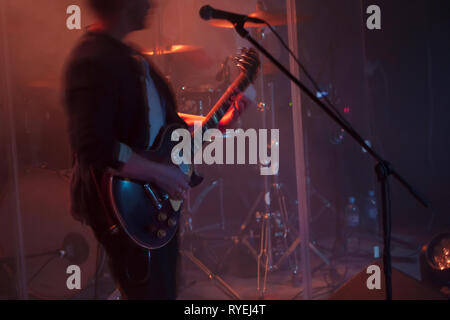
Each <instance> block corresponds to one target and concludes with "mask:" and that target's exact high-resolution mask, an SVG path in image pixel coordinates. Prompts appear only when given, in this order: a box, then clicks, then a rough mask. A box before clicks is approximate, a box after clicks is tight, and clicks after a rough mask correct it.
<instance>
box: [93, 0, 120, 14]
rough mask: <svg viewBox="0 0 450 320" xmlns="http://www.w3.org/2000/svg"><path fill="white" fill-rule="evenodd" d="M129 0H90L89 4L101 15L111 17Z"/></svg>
mask: <svg viewBox="0 0 450 320" xmlns="http://www.w3.org/2000/svg"><path fill="white" fill-rule="evenodd" d="M125 1H127V0H88V2H89V5H90V6H91V7H92V9H94V11H95V13H97V14H98V15H99V16H101V17H109V16H111V15H113V14H114V13H116V12H117V11H118V10H120V9H122V7H123V5H124V3H125Z"/></svg>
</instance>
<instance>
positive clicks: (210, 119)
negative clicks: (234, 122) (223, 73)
mask: <svg viewBox="0 0 450 320" xmlns="http://www.w3.org/2000/svg"><path fill="white" fill-rule="evenodd" d="M250 84H251V80H250V79H249V77H248V75H247V74H246V73H245V72H241V74H240V75H239V76H238V77H237V78H236V80H234V82H233V83H232V84H231V85H230V86H229V87H228V89H227V91H225V93H224V94H223V95H222V97H221V98H220V99H219V101H218V102H217V103H216V104H215V105H214V107H213V108H212V109H211V111H210V112H209V113H208V115H207V116H206V119H205V121H204V122H203V125H202V127H201V129H198V130H202V136H203V134H204V133H205V132H206V130H208V129H213V128H217V126H218V125H219V122H220V120H221V119H222V117H223V116H224V115H225V114H226V113H227V111H228V109H230V107H231V105H232V104H233V103H234V101H236V99H237V97H238V95H239V94H240V93H241V92H244V91H245V90H246V89H247V88H248V86H249V85H250ZM195 134H196V133H195V132H193V133H192V136H193V137H194V136H195ZM202 146H203V141H197V140H196V139H192V148H191V152H192V154H196V153H197V151H199V150H201V148H202Z"/></svg>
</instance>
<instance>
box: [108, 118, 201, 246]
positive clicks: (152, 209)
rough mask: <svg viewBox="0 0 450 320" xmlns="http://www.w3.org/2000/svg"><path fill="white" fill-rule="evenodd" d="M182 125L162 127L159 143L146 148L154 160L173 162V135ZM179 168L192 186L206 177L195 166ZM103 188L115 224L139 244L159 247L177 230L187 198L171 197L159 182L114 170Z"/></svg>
mask: <svg viewBox="0 0 450 320" xmlns="http://www.w3.org/2000/svg"><path fill="white" fill-rule="evenodd" d="M179 128H181V127H180V126H179V125H170V126H168V127H166V128H164V129H163V130H162V133H161V135H160V138H159V139H158V140H157V141H156V147H155V148H154V149H153V150H151V151H147V152H146V154H147V156H148V157H149V158H151V159H152V161H157V162H161V163H167V164H169V163H171V152H172V149H173V147H174V146H175V144H176V143H178V142H173V141H171V136H172V132H173V131H174V130H176V129H179ZM179 168H180V170H181V171H182V172H183V173H185V174H186V175H187V176H189V177H190V179H191V183H190V185H191V186H192V187H194V186H196V185H198V184H200V183H201V180H202V178H201V177H199V176H197V175H196V174H195V173H194V171H193V166H191V165H186V164H181V165H180V166H179ZM103 190H104V192H106V199H107V201H108V203H107V205H108V208H109V209H110V210H109V211H110V212H111V213H112V214H111V217H112V219H113V222H114V224H116V225H118V226H119V227H121V229H122V230H124V231H125V232H126V233H127V235H128V236H129V237H130V238H131V239H132V240H133V241H134V242H135V243H136V244H138V245H140V246H141V247H143V248H146V249H158V248H161V247H163V246H164V245H166V244H167V243H168V242H169V241H170V240H171V239H172V238H173V237H174V235H175V234H176V231H177V228H178V223H179V219H180V211H181V208H182V204H183V201H181V200H172V199H170V198H169V195H168V194H167V193H166V192H165V191H164V190H162V189H160V188H159V187H158V186H155V185H152V184H149V183H144V182H139V181H134V180H130V179H125V178H123V177H120V176H117V175H114V174H113V173H110V172H108V173H105V174H104V176H103Z"/></svg>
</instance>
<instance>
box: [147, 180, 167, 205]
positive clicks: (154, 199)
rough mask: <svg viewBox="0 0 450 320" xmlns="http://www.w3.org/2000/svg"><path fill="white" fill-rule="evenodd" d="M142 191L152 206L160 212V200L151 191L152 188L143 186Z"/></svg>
mask: <svg viewBox="0 0 450 320" xmlns="http://www.w3.org/2000/svg"><path fill="white" fill-rule="evenodd" d="M144 190H145V193H146V194H147V196H148V197H149V198H150V200H151V201H152V202H153V205H154V206H155V207H156V209H158V210H161V209H162V207H163V204H162V200H161V198H159V197H158V196H157V195H156V193H155V192H154V191H153V189H152V187H151V186H150V185H149V184H145V185H144Z"/></svg>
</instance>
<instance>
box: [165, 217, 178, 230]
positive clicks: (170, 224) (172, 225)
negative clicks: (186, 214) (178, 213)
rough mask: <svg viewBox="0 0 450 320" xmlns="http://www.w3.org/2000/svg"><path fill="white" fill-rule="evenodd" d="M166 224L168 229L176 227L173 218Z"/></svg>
mask: <svg viewBox="0 0 450 320" xmlns="http://www.w3.org/2000/svg"><path fill="white" fill-rule="evenodd" d="M167 224H168V225H169V227H171V228H174V227H176V225H177V220H175V219H174V218H170V219H169V221H168V222H167Z"/></svg>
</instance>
